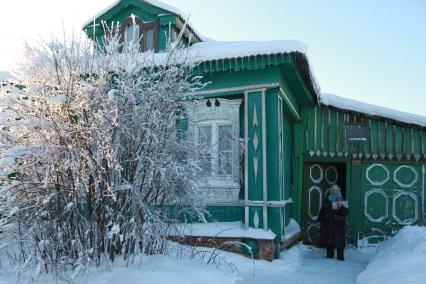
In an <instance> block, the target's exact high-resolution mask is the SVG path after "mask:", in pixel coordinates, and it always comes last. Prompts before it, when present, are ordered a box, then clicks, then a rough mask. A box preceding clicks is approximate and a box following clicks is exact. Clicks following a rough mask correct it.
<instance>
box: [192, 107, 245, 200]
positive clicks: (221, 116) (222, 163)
mask: <svg viewBox="0 0 426 284" xmlns="http://www.w3.org/2000/svg"><path fill="white" fill-rule="evenodd" d="M211 102H212V103H210V104H206V101H205V100H202V101H195V102H190V103H188V104H187V106H186V110H187V116H188V131H189V133H190V135H191V136H192V137H193V138H194V139H195V141H197V144H198V145H200V154H199V156H198V157H197V158H198V159H199V166H200V168H201V174H200V177H199V179H198V181H197V183H198V187H199V188H200V190H202V191H203V194H204V196H205V198H206V200H205V201H206V203H222V202H236V201H238V196H239V192H240V188H241V185H240V161H239V137H240V105H241V100H226V99H211ZM208 105H210V106H208Z"/></svg>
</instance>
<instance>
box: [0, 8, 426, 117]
mask: <svg viewBox="0 0 426 284" xmlns="http://www.w3.org/2000/svg"><path fill="white" fill-rule="evenodd" d="M111 2H113V1H112V0H96V1H95V0H85V1H83V0H38V1H34V0H21V1H17V0H16V1H6V0H2V2H1V4H0V11H1V12H0V27H1V28H0V71H1V70H11V69H13V68H14V66H15V61H16V60H18V59H19V56H20V51H21V50H22V48H21V46H22V44H23V41H24V40H27V41H29V42H30V43H31V42H34V41H35V40H37V39H38V38H39V37H40V36H41V37H43V38H49V36H50V35H52V34H53V35H56V36H61V35H62V30H63V28H62V27H63V25H65V28H66V30H67V32H70V31H71V30H72V27H73V26H74V28H75V29H76V30H79V29H80V27H81V25H82V24H83V23H84V22H85V21H86V20H88V19H90V18H91V17H92V16H93V15H94V14H96V13H97V12H98V11H100V10H102V9H103V8H105V7H106V6H108V5H109V4H110V3H111ZM163 2H165V3H167V4H170V5H173V6H175V7H177V8H179V9H180V10H182V11H183V12H185V13H187V14H190V15H191V17H190V21H191V22H192V24H193V25H194V26H195V27H196V28H197V30H199V31H200V32H201V33H203V34H204V35H206V36H207V37H210V38H212V39H215V40H276V39H294V40H300V41H302V42H304V43H305V44H306V45H307V46H308V48H309V53H308V56H309V58H310V62H311V64H312V68H313V70H314V72H315V73H316V76H317V78H318V81H319V83H320V85H321V89H322V91H323V92H329V93H334V94H337V95H339V96H344V97H349V98H352V99H356V100H361V101H364V102H368V103H373V104H378V105H382V106H386V107H390V108H395V109H398V110H402V111H407V112H413V113H417V114H421V115H425V116H426V0H374V1H371V0H351V1H349V0H323V1H316V0H263V1H260V0H163Z"/></svg>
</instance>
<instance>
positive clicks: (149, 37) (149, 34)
mask: <svg viewBox="0 0 426 284" xmlns="http://www.w3.org/2000/svg"><path fill="white" fill-rule="evenodd" d="M145 42H146V50H147V51H148V50H154V29H153V28H150V29H147V30H146V33H145Z"/></svg>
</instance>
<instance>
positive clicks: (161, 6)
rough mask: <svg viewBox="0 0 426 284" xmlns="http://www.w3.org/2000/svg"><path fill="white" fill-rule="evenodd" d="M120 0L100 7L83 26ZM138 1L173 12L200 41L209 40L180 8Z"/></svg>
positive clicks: (152, 0)
mask: <svg viewBox="0 0 426 284" xmlns="http://www.w3.org/2000/svg"><path fill="white" fill-rule="evenodd" d="M120 1H121V0H115V1H114V2H112V3H111V4H110V5H108V6H107V7H105V8H104V9H102V10H101V11H100V12H99V13H97V14H96V15H94V16H93V17H91V18H90V19H89V20H87V21H86V22H85V23H84V24H83V28H85V27H87V26H89V25H91V24H92V23H93V21H94V20H96V19H98V18H99V17H101V16H102V15H103V14H105V13H106V12H108V11H109V10H111V9H112V8H114V7H115V6H117V5H118V4H119V3H120ZM139 1H140V2H145V3H148V4H150V5H152V6H155V7H158V8H160V9H162V10H165V11H168V12H170V13H172V14H175V15H177V16H179V17H180V18H181V20H182V21H183V22H186V25H187V26H188V27H189V28H190V29H191V30H192V31H193V32H194V34H195V35H196V36H198V37H199V38H200V39H201V40H202V41H208V40H210V39H209V38H208V37H206V36H204V35H202V34H201V33H199V32H198V31H197V30H196V29H195V28H194V26H193V25H192V24H191V22H190V21H189V17H188V16H187V15H186V14H185V13H183V12H182V11H181V10H179V9H178V8H176V7H174V6H171V5H168V4H166V3H163V2H161V1H158V0H139Z"/></svg>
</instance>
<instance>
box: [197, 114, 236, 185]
mask: <svg viewBox="0 0 426 284" xmlns="http://www.w3.org/2000/svg"><path fill="white" fill-rule="evenodd" d="M203 126H210V127H211V130H212V133H211V153H212V160H211V170H210V171H211V172H210V174H209V177H210V178H211V179H218V178H220V179H222V178H225V179H227V180H229V181H232V180H233V179H234V173H235V171H239V168H238V166H237V165H236V164H235V160H236V159H238V152H236V150H235V149H234V145H232V146H233V147H232V161H231V174H220V173H219V172H218V169H219V154H220V153H219V127H220V126H231V129H232V130H231V131H232V140H233V142H234V143H233V144H235V143H237V138H236V137H235V132H234V125H233V123H232V121H229V120H206V121H203V122H200V123H197V124H195V139H196V140H195V141H199V140H200V137H199V131H198V129H199V128H200V127H203Z"/></svg>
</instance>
